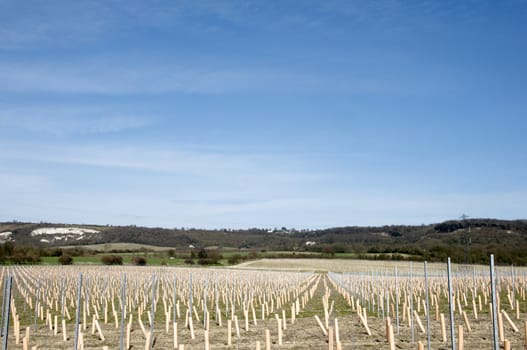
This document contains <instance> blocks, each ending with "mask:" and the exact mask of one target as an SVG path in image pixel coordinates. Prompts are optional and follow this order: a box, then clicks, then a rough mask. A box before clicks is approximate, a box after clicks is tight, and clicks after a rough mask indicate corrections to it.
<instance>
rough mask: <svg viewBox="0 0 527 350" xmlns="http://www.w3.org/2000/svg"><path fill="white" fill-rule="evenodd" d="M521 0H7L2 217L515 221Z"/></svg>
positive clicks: (525, 157) (1, 95)
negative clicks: (47, 0) (155, 0)
mask: <svg viewBox="0 0 527 350" xmlns="http://www.w3.org/2000/svg"><path fill="white" fill-rule="evenodd" d="M525 23H527V2H525V1H503V2H499V3H496V2H493V1H478V2H475V3H462V2H457V1H445V2H441V3H435V2H428V1H417V0H416V1H409V2H405V1H391V0H389V1H388V0H386V1H379V2H375V3H371V2H367V1H366V2H364V1H356V2H348V1H340V0H330V1H323V2H308V3H304V2H301V3H295V2H288V1H270V2H258V1H247V2H240V1H237V0H230V1H203V2H198V3H196V2H191V1H181V2H177V3H173V2H158V3H155V4H145V3H143V2H141V1H127V2H120V1H110V2H107V1H92V2H89V3H85V2H79V3H77V2H75V3H72V2H69V1H62V0H61V1H56V2H53V3H45V2H44V3H42V2H33V1H29V2H28V3H20V2H17V1H13V0H7V1H3V2H0V81H2V82H3V83H2V84H0V131H1V132H2V137H1V138H0V164H2V166H1V168H0V200H1V203H2V205H1V206H0V221H6V220H17V221H30V222H39V221H49V222H93V223H99V225H107V224H109V225H114V226H118V225H121V226H127V225H136V226H148V227H202V228H203V229H211V228H219V227H222V228H223V227H224V228H227V227H228V228H233V229H236V228H242V227H300V228H302V227H326V228H330V227H342V226H347V225H349V224H350V223H351V224H353V225H356V226H382V225H384V224H385V223H386V222H389V223H391V225H421V224H422V223H438V222H443V221H445V220H448V219H451V218H457V217H459V216H460V215H461V214H462V213H466V214H468V215H469V216H470V217H481V218H484V217H496V218H501V219H503V220H522V219H516V218H522V217H526V211H525V208H527V139H526V138H525V135H526V134H527V119H526V118H525V115H527V103H526V98H525V96H526V92H527V86H526V81H527V65H525V63H524V62H527V42H525V41H524V40H523V41H522V40H521V37H524V36H526V35H527V27H526V26H525Z"/></svg>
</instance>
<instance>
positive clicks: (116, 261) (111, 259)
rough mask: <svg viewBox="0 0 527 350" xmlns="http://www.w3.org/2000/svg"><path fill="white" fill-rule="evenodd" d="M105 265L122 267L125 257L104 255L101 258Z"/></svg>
mask: <svg viewBox="0 0 527 350" xmlns="http://www.w3.org/2000/svg"><path fill="white" fill-rule="evenodd" d="M101 261H102V263H103V264H104V265H122V264H123V257H122V256H120V255H104V256H102V257H101Z"/></svg>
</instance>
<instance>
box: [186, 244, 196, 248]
mask: <svg viewBox="0 0 527 350" xmlns="http://www.w3.org/2000/svg"><path fill="white" fill-rule="evenodd" d="M188 247H189V248H190V249H194V248H196V247H194V245H192V244H189V246H188Z"/></svg>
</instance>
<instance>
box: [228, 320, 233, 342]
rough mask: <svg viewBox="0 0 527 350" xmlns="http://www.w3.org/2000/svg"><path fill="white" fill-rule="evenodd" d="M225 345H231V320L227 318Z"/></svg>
mask: <svg viewBox="0 0 527 350" xmlns="http://www.w3.org/2000/svg"><path fill="white" fill-rule="evenodd" d="M227 345H228V346H231V345H232V321H231V320H227Z"/></svg>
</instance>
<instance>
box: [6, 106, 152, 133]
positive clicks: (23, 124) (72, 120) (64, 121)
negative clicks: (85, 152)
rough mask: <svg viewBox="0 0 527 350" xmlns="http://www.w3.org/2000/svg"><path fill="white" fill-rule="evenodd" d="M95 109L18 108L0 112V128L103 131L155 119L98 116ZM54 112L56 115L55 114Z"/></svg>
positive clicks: (121, 128) (132, 127) (71, 131)
mask: <svg viewBox="0 0 527 350" xmlns="http://www.w3.org/2000/svg"><path fill="white" fill-rule="evenodd" d="M101 112H102V110H101V109H98V108H82V107H76V108H67V107H66V108H59V109H56V108H51V109H50V108H45V107H43V108H19V109H7V110H6V109H4V110H1V111H0V127H4V128H15V129H23V130H28V131H34V132H39V133H45V134H54V135H71V134H105V133H113V132H119V131H124V130H130V129H137V128H144V127H147V126H150V125H152V124H154V123H155V118H146V117H133V116H106V117H101V116H100V115H101V114H104V113H101ZM57 114H58V115H59V116H57ZM60 115H62V116H60Z"/></svg>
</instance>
